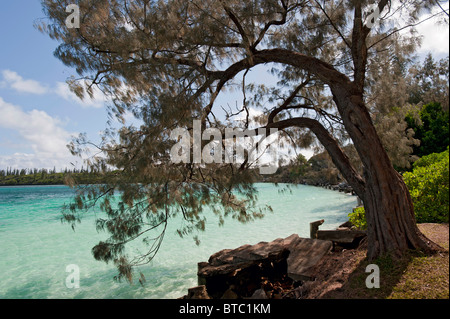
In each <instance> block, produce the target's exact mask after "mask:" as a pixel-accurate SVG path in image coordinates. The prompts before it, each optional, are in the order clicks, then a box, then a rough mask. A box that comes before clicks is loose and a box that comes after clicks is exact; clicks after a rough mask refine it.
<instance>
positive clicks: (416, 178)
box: [403, 148, 449, 223]
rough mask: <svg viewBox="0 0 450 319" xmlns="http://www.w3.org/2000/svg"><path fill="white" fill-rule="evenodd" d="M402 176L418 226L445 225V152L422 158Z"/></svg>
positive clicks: (447, 155) (446, 159) (446, 168)
mask: <svg viewBox="0 0 450 319" xmlns="http://www.w3.org/2000/svg"><path fill="white" fill-rule="evenodd" d="M413 167H414V169H413V171H412V172H407V173H405V174H404V175H403V179H404V181H405V183H406V186H407V187H408V189H409V192H410V194H411V197H412V200H413V203H414V211H415V214H416V220H417V222H418V223H448V215H449V150H448V148H447V151H445V152H442V153H433V154H430V155H427V156H424V157H422V158H421V159H420V160H418V161H417V162H416V163H414V166H413Z"/></svg>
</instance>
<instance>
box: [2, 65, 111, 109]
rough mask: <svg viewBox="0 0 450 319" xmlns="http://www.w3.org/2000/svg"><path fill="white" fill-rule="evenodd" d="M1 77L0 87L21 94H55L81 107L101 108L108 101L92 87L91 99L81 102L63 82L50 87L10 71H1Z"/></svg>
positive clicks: (98, 90)
mask: <svg viewBox="0 0 450 319" xmlns="http://www.w3.org/2000/svg"><path fill="white" fill-rule="evenodd" d="M2 76H3V80H2V81H0V87H3V88H10V89H13V90H15V91H18V92H22V93H30V94H37V95H44V94H56V95H58V96H59V97H62V98H63V99H65V100H66V101H69V102H75V103H77V104H78V105H81V106H82V107H94V108H101V107H103V106H104V104H105V103H106V102H107V101H108V98H107V97H106V96H105V95H104V94H103V92H102V91H100V89H98V88H97V87H93V98H90V97H88V96H87V97H86V98H85V99H83V100H81V99H80V98H79V97H78V96H76V95H75V93H73V92H72V91H71V90H70V88H69V85H68V84H67V83H64V82H56V85H55V87H50V86H46V85H43V84H41V83H40V82H38V81H36V80H31V79H24V78H23V77H22V76H20V75H19V74H18V73H17V72H14V71H11V70H3V71H2Z"/></svg>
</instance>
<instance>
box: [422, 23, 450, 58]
mask: <svg viewBox="0 0 450 319" xmlns="http://www.w3.org/2000/svg"><path fill="white" fill-rule="evenodd" d="M417 31H418V32H419V34H421V35H422V36H423V41H422V46H421V48H420V49H419V52H420V53H428V52H432V53H433V54H434V55H437V54H448V53H449V26H448V25H444V24H440V23H437V22H436V20H435V19H431V20H428V21H425V22H423V23H422V24H420V25H418V26H417Z"/></svg>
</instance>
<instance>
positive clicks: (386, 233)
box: [363, 154, 438, 260]
mask: <svg viewBox="0 0 450 319" xmlns="http://www.w3.org/2000/svg"><path fill="white" fill-rule="evenodd" d="M372 161H373V162H375V163H374V165H378V164H379V163H377V160H376V155H375V154H374V159H372ZM364 175H365V178H366V189H365V194H364V198H363V201H364V208H365V211H366V220H367V230H368V240H369V245H368V252H367V255H368V258H369V259H370V260H372V259H374V258H376V257H378V256H380V255H383V254H386V253H390V254H393V255H394V256H397V257H399V256H401V255H402V254H403V253H404V252H405V251H407V250H408V249H416V250H421V251H423V252H426V253H430V252H432V251H434V250H436V249H438V247H437V245H435V244H434V243H433V242H431V241H430V240H428V239H427V238H426V237H425V236H424V235H423V234H422V233H421V232H420V231H419V229H418V227H417V225H416V220H415V216H414V207H413V204H412V200H411V197H410V195H409V191H408V189H407V187H406V185H405V183H404V182H403V179H402V177H401V176H400V174H398V173H397V172H396V171H395V170H394V169H391V170H385V169H379V170H378V169H377V170H376V171H369V170H366V172H365V174H364Z"/></svg>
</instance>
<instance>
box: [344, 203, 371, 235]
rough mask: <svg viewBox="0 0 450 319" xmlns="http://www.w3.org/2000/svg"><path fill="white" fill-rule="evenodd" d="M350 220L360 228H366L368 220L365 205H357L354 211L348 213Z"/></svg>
mask: <svg viewBox="0 0 450 319" xmlns="http://www.w3.org/2000/svg"><path fill="white" fill-rule="evenodd" d="M348 217H349V219H348V220H349V221H350V222H351V223H352V224H353V225H354V226H355V227H356V228H358V229H361V230H366V229H367V222H366V211H365V210H364V207H357V208H355V209H354V210H353V212H352V213H350V214H348Z"/></svg>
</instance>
